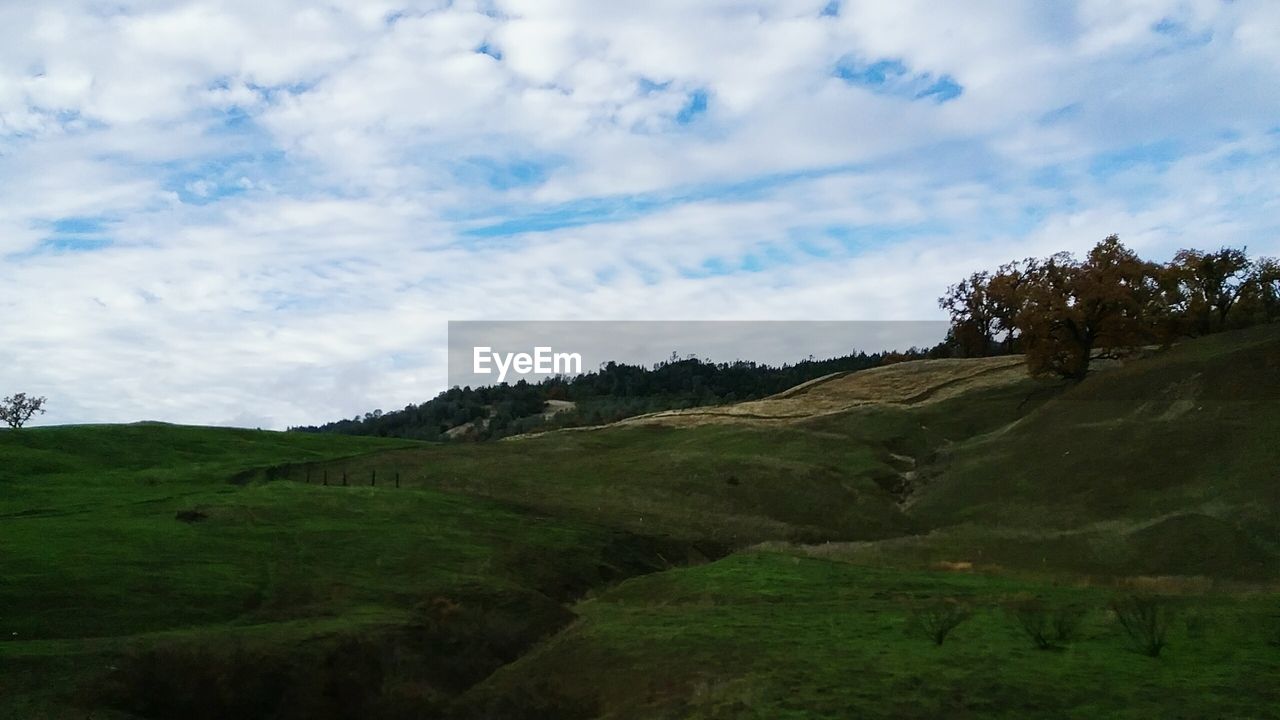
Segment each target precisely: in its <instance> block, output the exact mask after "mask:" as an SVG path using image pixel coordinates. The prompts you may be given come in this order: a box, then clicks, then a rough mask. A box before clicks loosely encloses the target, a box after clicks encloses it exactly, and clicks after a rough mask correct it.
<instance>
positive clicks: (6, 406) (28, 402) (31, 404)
mask: <svg viewBox="0 0 1280 720" xmlns="http://www.w3.org/2000/svg"><path fill="white" fill-rule="evenodd" d="M47 401H48V398H44V397H35V396H34V395H27V394H26V393H18V394H16V395H10V396H9V397H7V398H5V399H4V401H3V402H0V420H3V421H4V422H5V423H6V424H7V425H8V426H9V427H11V428H13V429H14V430H20V429H21V428H22V426H23V425H26V424H27V421H28V420H30V419H31V418H32V416H34V415H37V414H40V415H43V414H44V404H45V402H47Z"/></svg>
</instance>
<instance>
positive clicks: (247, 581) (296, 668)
mask: <svg viewBox="0 0 1280 720" xmlns="http://www.w3.org/2000/svg"><path fill="white" fill-rule="evenodd" d="M404 444H405V443H403V442H387V441H378V440H373V439H368V438H329V437H313V436H305V435H292V434H283V433H264V432H250V431H239V430H225V429H206V428H182V427H172V426H160V425H141V426H129V427H78V428H50V429H30V430H24V431H21V432H10V433H0V467H3V468H5V471H6V472H5V475H4V477H3V478H2V479H0V493H2V496H3V501H2V504H0V508H3V511H2V515H0V553H2V555H0V565H2V566H3V569H4V572H3V574H2V576H0V637H2V638H3V640H0V716H3V717H38V716H43V715H44V714H46V713H48V714H49V715H52V716H63V715H65V716H67V717H83V713H82V711H79V710H75V709H73V707H74V706H75V705H76V704H79V703H88V704H89V705H91V706H103V705H107V706H110V705H115V706H116V707H118V708H123V709H133V710H139V711H142V712H143V713H144V714H147V715H151V716H156V717H169V716H175V715H182V716H185V717H191V716H193V715H192V714H193V713H195V715H194V716H195V717H202V716H205V715H201V714H200V713H201V712H205V713H212V715H211V716H216V717H226V716H229V715H228V713H230V716H234V715H236V714H237V713H238V711H239V710H244V708H245V707H246V706H243V705H238V704H236V703H240V702H259V701H261V700H262V698H263V697H277V698H278V697H279V695H280V693H281V692H282V690H281V688H284V687H293V686H295V685H296V684H297V679H298V677H297V676H298V675H299V674H302V675H304V676H305V677H307V678H312V679H314V678H320V680H319V681H318V682H322V683H335V682H341V678H342V677H343V676H344V675H343V673H347V672H355V670H354V669H351V668H346V667H345V666H344V665H342V664H339V665H338V666H337V667H338V669H339V670H340V672H338V671H335V669H334V668H332V667H328V666H327V665H326V663H332V662H335V660H334V658H339V657H343V656H345V655H347V654H350V653H352V652H357V654H358V653H359V652H366V653H370V654H372V655H374V656H376V657H377V662H378V663H381V662H382V653H385V652H387V651H388V650H387V648H388V647H392V646H396V647H400V646H403V648H404V649H402V650H399V651H398V652H399V653H400V655H399V657H398V660H397V662H399V663H401V664H402V665H403V667H404V668H405V669H404V671H403V673H401V674H402V675H403V676H404V677H406V678H411V679H412V681H413V682H414V683H415V685H414V688H413V689H412V692H411V693H410V694H412V695H413V696H414V697H415V698H417V699H416V700H415V701H414V703H413V704H414V705H415V706H420V707H430V706H433V705H432V703H436V702H439V703H443V702H445V701H446V700H447V699H448V697H449V696H450V695H451V694H453V693H454V692H456V691H457V689H458V688H460V687H465V686H466V685H468V684H470V683H471V682H474V681H475V680H477V679H479V678H482V677H483V676H484V675H486V674H487V673H488V672H489V671H491V670H492V669H493V668H494V667H497V666H498V665H500V664H502V663H504V662H506V661H508V660H510V659H513V658H514V657H515V655H516V654H517V653H518V652H519V650H520V649H522V648H523V647H524V646H525V645H527V644H528V643H530V642H533V641H534V640H536V639H537V638H538V637H540V636H541V635H543V634H545V633H547V632H550V631H551V630H554V629H555V628H556V627H558V626H559V625H561V624H563V623H564V622H567V621H568V620H569V619H570V617H571V616H570V615H569V614H568V613H567V612H566V611H564V610H563V609H562V608H561V603H562V602H564V601H566V600H568V599H571V598H573V597H576V596H577V595H578V594H580V593H582V592H584V591H586V590H587V589H588V588H590V587H593V586H597V585H599V584H601V583H602V582H605V581H607V580H610V579H614V578H619V577H625V576H627V575H630V574H634V573H636V572H647V571H651V570H653V569H658V568H660V567H664V566H665V561H664V560H663V558H665V557H675V558H680V559H682V557H681V556H680V555H679V553H680V552H682V551H683V548H682V546H676V545H670V544H663V543H661V542H654V541H647V540H645V539H642V538H637V537H635V536H632V535H629V534H626V533H620V532H616V531H613V530H611V529H608V528H604V527H600V526H598V525H590V524H585V523H574V522H569V521H558V522H550V521H548V519H547V518H544V517H538V516H532V515H529V514H527V513H524V512H521V511H519V510H516V509H512V508H509V507H504V506H501V505H497V504H495V503H492V502H488V501H484V500H480V499H473V498H467V497H463V496H460V495H451V494H443V493H440V492H437V491H432V490H422V489H418V490H410V489H407V488H405V489H401V490H399V491H397V490H395V489H394V488H390V487H385V486H384V487H381V488H379V487H355V486H351V487H328V488H324V487H307V486H304V485H300V484H294V483H260V482H255V483H250V484H247V485H240V484H233V483H232V482H231V481H232V480H236V479H237V478H239V477H242V476H243V473H244V471H245V470H247V469H252V468H256V467H270V466H274V465H278V464H280V463H284V462H289V461H300V460H301V461H306V460H315V459H327V458H334V457H352V456H359V455H360V454H361V453H368V452H374V451H378V450H384V449H386V448H388V447H397V446H403V445H404ZM184 518H185V519H184ZM424 626H425V629H424ZM415 629H416V632H417V635H416V636H413V637H411V638H409V639H406V638H405V637H404V636H405V634H406V633H410V632H411V631H414V630H415ZM370 638H372V640H371V639H370ZM436 641H439V642H445V643H451V644H452V646H453V648H452V653H451V656H449V657H443V658H437V657H435V655H433V653H434V652H435V651H434V650H431V651H429V649H430V648H429V646H431V645H432V643H433V642H436ZM351 642H357V643H359V642H368V643H370V645H369V646H368V647H364V646H361V648H357V650H352V648H351V647H350V646H349V643H351ZM122 656H123V658H124V659H120V658H121V657H122ZM250 658H252V663H253V664H257V665H261V666H263V667H269V668H273V672H274V675H273V676H272V677H274V680H271V679H270V678H268V680H270V681H269V682H267V683H266V685H264V686H263V687H261V688H259V689H258V690H257V691H250V690H247V689H238V690H236V689H231V688H225V687H224V688H222V689H220V690H219V689H218V688H219V682H220V681H219V678H222V680H221V682H225V680H226V677H227V676H230V677H235V676H236V675H235V673H236V672H240V671H242V670H243V667H244V664H245V663H246V662H249V661H250V660H249V659H250ZM148 667H149V668H150V670H148V671H146V672H143V671H142V670H141V669H140V668H148ZM380 667H381V665H379V668H380ZM109 668H110V669H109ZM236 668H241V670H237V669H236ZM326 668H327V669H326ZM408 668H412V671H410V670H409V669H408ZM357 669H358V668H357ZM370 672H372V671H370ZM335 673H336V674H335ZM378 673H379V675H380V676H381V675H382V674H383V673H382V671H381V670H379V671H378ZM399 677H400V675H395V676H392V675H390V674H387V677H386V678H385V679H386V680H387V683H388V685H389V686H390V687H391V689H390V690H385V689H384V688H383V687H382V683H381V682H372V681H371V680H369V678H357V679H359V680H360V683H361V686H360V689H359V690H358V691H357V690H352V691H350V692H348V695H350V696H351V697H350V698H349V699H348V700H346V701H345V702H346V703H347V705H346V707H347V709H348V710H351V711H352V712H354V710H352V708H366V709H367V708H369V707H372V706H371V705H370V703H374V702H391V701H389V700H386V698H385V697H383V696H384V695H387V693H390V694H391V697H392V699H393V700H394V699H395V697H396V695H395V693H397V692H399V690H397V689H396V686H395V682H398V679H397V678H399ZM264 682H265V681H264ZM166 683H167V685H166ZM153 684H154V685H155V686H154V687H153ZM193 685H206V686H209V689H208V693H207V694H201V693H191V692H187V691H184V690H182V688H183V687H189V686H193ZM162 686H163V687H162ZM166 687H167V688H168V690H166V689H165V688H166ZM384 690H385V691H384ZM255 692H256V694H255ZM316 692H318V693H320V694H319V697H321V698H323V697H324V691H323V690H318V691H316ZM405 692H409V691H405ZM424 698H425V699H424ZM200 706H204V709H203V710H202V709H201V707H200ZM307 707H308V706H306V705H305V704H303V705H300V706H299V707H298V708H295V710H293V711H291V712H296V713H298V714H297V715H293V716H296V717H308V716H311V717H324V716H325V715H323V714H322V713H321V714H316V713H317V712H319V710H317V709H316V708H311V709H310V710H308V709H307ZM304 710H306V712H304ZM313 711H314V712H313ZM371 712H372V711H371Z"/></svg>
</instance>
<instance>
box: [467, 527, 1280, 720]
mask: <svg viewBox="0 0 1280 720" xmlns="http://www.w3.org/2000/svg"><path fill="white" fill-rule="evenodd" d="M1117 592H1119V591H1117V590H1115V589H1110V588H1099V587H1089V586H1083V587H1071V586H1058V585H1052V584H1045V583H1037V582H1033V581H1023V580H1017V579H1012V578H1008V577H999V576H983V575H971V574H956V573H937V572H921V571H905V570H896V569H885V568H879V569H876V568H868V567H861V566H855V565H849V564H844V563H837V562H829V561H823V560H815V559H801V558H796V557H792V556H788V555H781V554H774V553H756V554H741V555H735V556H733V557H730V558H726V559H724V560H721V561H719V562H716V563H714V564H711V565H707V566H703V567H697V568H687V569H682V570H674V571H670V572H666V573H662V574H660V575H654V576H647V577H644V578H638V579H635V580H631V581H628V582H626V583H624V584H623V585H621V586H619V587H617V588H616V589H614V590H611V591H609V592H607V593H604V594H603V595H602V596H600V597H598V598H596V599H594V600H591V601H589V602H586V603H583V604H581V605H579V606H578V608H577V612H578V613H579V614H580V616H581V619H580V620H579V622H578V623H576V624H575V625H573V626H572V627H571V628H570V629H569V630H567V631H565V632H563V633H561V634H560V635H558V636H557V637H556V638H555V639H554V640H552V641H551V642H549V643H547V644H545V645H543V646H541V647H539V648H538V649H537V650H536V651H535V652H533V653H531V654H529V655H527V656H525V657H524V658H522V659H520V660H519V661H517V662H516V663H514V664H512V665H511V666H509V667H506V668H504V669H503V670H501V671H500V672H499V673H497V674H496V675H495V676H494V677H492V678H490V679H489V680H488V681H487V682H486V683H485V684H484V685H482V686H480V687H478V688H476V689H475V690H473V693H475V694H484V693H502V692H508V691H510V689H511V688H513V687H520V686H524V685H529V684H536V683H544V684H548V685H550V686H551V687H553V688H555V689H556V690H557V691H558V692H560V693H562V694H564V695H567V696H570V697H573V696H575V695H581V696H583V697H585V698H590V699H593V700H595V701H596V702H598V703H599V705H598V710H599V712H600V713H601V715H602V716H603V717H608V718H616V719H618V720H622V719H624V718H847V717H864V718H881V717H883V718H935V717H1007V718H1030V717H1080V718H1094V717H1116V718H1149V717H1250V718H1263V717H1276V716H1277V715H1278V714H1280V709H1278V708H1280V686H1278V685H1276V684H1275V683H1274V682H1273V679H1274V677H1276V674H1277V673H1280V649H1278V648H1275V647H1272V646H1270V645H1268V644H1267V642H1266V637H1265V636H1264V634H1263V633H1262V632H1260V630H1259V628H1260V627H1261V625H1262V624H1263V623H1264V622H1268V621H1270V620H1269V618H1270V617H1271V614H1272V613H1275V612H1276V611H1277V610H1280V608H1277V607H1276V598H1275V597H1274V596H1270V597H1268V596H1254V595H1249V596H1226V595H1214V596H1193V597H1175V598H1174V599H1173V600H1171V602H1172V603H1174V605H1175V606H1176V607H1177V608H1178V612H1180V613H1181V616H1180V618H1179V619H1176V620H1175V622H1174V624H1173V626H1172V630H1171V633H1170V646H1169V647H1168V649H1166V650H1165V652H1164V653H1163V654H1162V656H1161V657H1160V658H1158V659H1153V658H1149V657H1146V656H1144V655H1141V654H1139V653H1137V652H1135V651H1134V650H1133V649H1132V647H1131V644H1130V643H1129V641H1128V639H1127V637H1126V636H1124V635H1123V633H1122V632H1121V631H1120V630H1119V628H1118V627H1117V626H1116V625H1115V623H1114V622H1113V621H1112V620H1111V619H1110V618H1109V617H1108V614H1107V612H1106V610H1105V608H1106V606H1107V604H1108V601H1109V600H1110V599H1111V598H1112V597H1114V596H1115V595H1116V594H1117ZM1030 596H1035V597H1041V598H1045V599H1047V600H1048V601H1050V602H1053V603H1076V604H1080V605H1082V606H1083V607H1086V608H1088V612H1087V614H1086V616H1085V618H1084V622H1083V625H1082V628H1081V630H1080V637H1079V638H1078V639H1077V640H1075V641H1073V642H1071V643H1069V644H1068V645H1067V647H1066V648H1065V649H1064V650H1061V651H1044V650H1038V649H1035V648H1034V646H1033V645H1032V643H1031V641H1030V640H1029V639H1028V638H1027V637H1026V636H1025V635H1023V634H1022V632H1021V631H1020V630H1019V629H1018V626H1017V624H1016V623H1015V622H1014V621H1013V619H1012V618H1011V617H1010V616H1009V615H1008V613H1007V612H1006V611H1005V610H1004V608H1005V607H1007V606H1008V604H1009V603H1010V602H1011V601H1013V600H1015V599H1017V598H1022V597H1030ZM938 598H956V599H959V600H961V601H962V602H965V603H968V604H969V605H971V606H972V607H973V609H974V611H975V612H974V616H973V618H972V619H971V620H969V621H968V622H966V623H964V624H962V625H960V626H959V627H958V628H957V629H956V630H955V631H954V632H953V633H952V634H951V635H950V636H949V637H948V639H947V641H946V642H945V643H944V644H943V645H942V646H941V647H937V646H934V645H933V644H932V643H931V642H930V641H929V640H927V639H925V638H924V636H923V635H920V634H918V633H915V632H913V631H912V629H911V616H912V608H913V607H916V606H918V605H920V604H922V603H927V602H930V601H932V600H935V599H938ZM1188 619H1190V621H1188ZM640 668H643V672H639V671H638V669H640Z"/></svg>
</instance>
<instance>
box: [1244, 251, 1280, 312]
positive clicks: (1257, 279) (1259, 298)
mask: <svg viewBox="0 0 1280 720" xmlns="http://www.w3.org/2000/svg"><path fill="white" fill-rule="evenodd" d="M1238 307H1239V308H1240V309H1241V310H1243V312H1242V313H1241V314H1242V315H1244V316H1246V317H1247V318H1249V320H1251V321H1253V322H1264V323H1267V322H1275V321H1276V320H1280V259H1277V258H1270V257H1264V258H1258V260H1257V262H1255V263H1253V267H1252V269H1251V270H1250V272H1249V277H1248V279H1247V280H1246V282H1245V288H1244V292H1242V293H1241V295H1240V301H1239V305H1238Z"/></svg>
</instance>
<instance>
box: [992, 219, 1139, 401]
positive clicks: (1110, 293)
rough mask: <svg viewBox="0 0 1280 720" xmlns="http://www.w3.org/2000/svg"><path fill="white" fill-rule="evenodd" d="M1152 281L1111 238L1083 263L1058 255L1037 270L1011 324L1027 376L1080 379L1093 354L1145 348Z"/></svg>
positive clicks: (1136, 259) (1117, 240) (1131, 254)
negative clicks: (1017, 334)
mask: <svg viewBox="0 0 1280 720" xmlns="http://www.w3.org/2000/svg"><path fill="white" fill-rule="evenodd" d="M1158 278H1159V269H1158V268H1157V267H1156V266H1154V265H1152V264H1151V263H1148V262H1144V261H1143V260H1142V259H1141V258H1139V257H1138V255H1137V254H1136V253H1134V252H1133V251H1132V250H1130V249H1128V248H1126V247H1125V246H1124V244H1123V243H1121V242H1120V238H1118V237H1117V236H1115V235H1112V236H1110V237H1108V238H1106V239H1105V240H1103V241H1102V242H1100V243H1098V244H1097V245H1096V246H1094V248H1093V249H1092V250H1090V251H1089V254H1088V256H1086V257H1085V259H1084V261H1077V260H1076V259H1075V258H1073V257H1072V256H1071V255H1070V254H1069V253H1058V254H1057V255H1054V256H1052V257H1050V258H1049V259H1048V260H1046V261H1044V262H1043V263H1039V264H1038V265H1036V266H1035V267H1034V268H1033V270H1032V271H1031V273H1030V274H1029V277H1028V278H1027V280H1026V290H1025V292H1026V296H1025V302H1024V303H1023V306H1022V310H1021V312H1020V313H1019V316H1018V321H1017V327H1018V330H1019V331H1020V334H1021V338H1022V341H1023V345H1024V349H1025V352H1026V354H1027V362H1028V364H1029V365H1030V367H1031V371H1032V372H1034V373H1037V374H1055V375H1060V376H1062V377H1065V378H1070V379H1073V380H1080V379H1083V378H1084V377H1085V375H1086V374H1088V372H1089V364H1090V362H1091V361H1092V360H1093V355H1094V351H1095V350H1101V351H1114V350H1118V349H1122V348H1127V347H1133V346H1136V345H1140V344H1142V343H1144V342H1149V341H1151V340H1152V339H1153V338H1154V335H1155V333H1154V332H1153V330H1152V328H1151V327H1150V318H1149V316H1148V314H1147V312H1146V311H1147V309H1148V308H1149V306H1150V305H1151V303H1152V302H1153V298H1155V297H1156V296H1157V294H1158V285H1157V281H1158Z"/></svg>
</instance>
